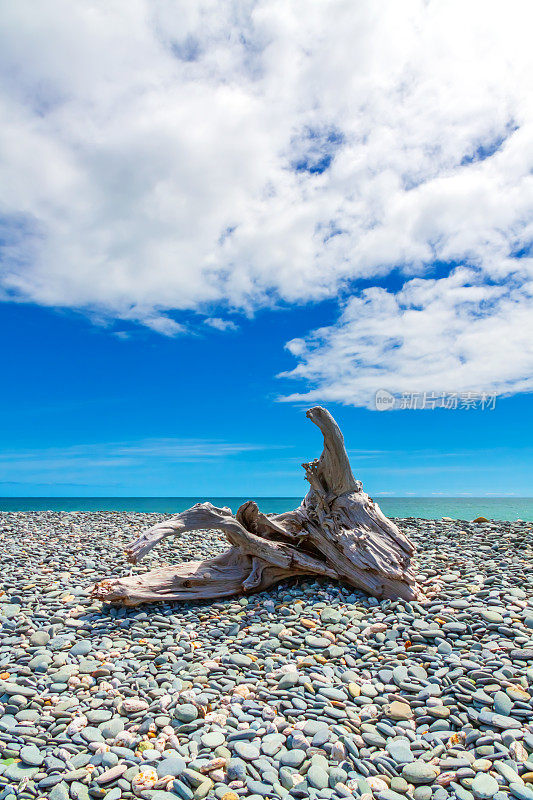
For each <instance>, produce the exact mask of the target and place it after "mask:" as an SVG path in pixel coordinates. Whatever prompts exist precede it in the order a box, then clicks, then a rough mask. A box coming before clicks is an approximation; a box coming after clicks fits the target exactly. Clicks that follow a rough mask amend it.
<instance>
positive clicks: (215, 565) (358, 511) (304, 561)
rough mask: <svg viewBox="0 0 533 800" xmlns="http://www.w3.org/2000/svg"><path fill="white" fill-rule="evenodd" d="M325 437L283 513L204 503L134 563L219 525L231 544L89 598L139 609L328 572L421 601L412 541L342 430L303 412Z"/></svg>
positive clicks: (101, 588)
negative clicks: (300, 495)
mask: <svg viewBox="0 0 533 800" xmlns="http://www.w3.org/2000/svg"><path fill="white" fill-rule="evenodd" d="M307 416H308V417H309V419H310V420H311V421H312V422H314V423H315V425H318V427H319V428H320V430H321V431H322V434H323V436H324V449H323V451H322V455H321V456H320V458H319V459H316V460H315V461H311V462H310V463H308V464H303V465H302V466H303V468H304V469H305V474H306V478H307V480H308V481H309V483H310V489H309V491H308V493H307V495H306V496H305V498H304V499H303V501H302V503H301V505H300V506H299V507H298V508H297V509H296V510H294V511H289V512H287V513H285V514H275V515H274V514H263V513H261V512H260V511H259V509H258V507H257V505H256V503H254V502H253V501H248V502H246V503H244V504H243V505H242V506H241V507H240V508H239V509H238V511H237V512H236V514H232V512H231V510H230V509H229V508H216V507H215V506H213V505H211V503H199V504H197V505H195V506H193V507H192V508H190V509H188V510H187V511H184V512H183V513H181V514H176V515H175V516H173V517H171V518H170V519H167V520H165V521H164V522H160V523H159V524H157V525H154V526H153V527H152V528H150V529H149V530H147V531H145V532H144V533H143V534H141V536H139V538H138V539H137V540H136V541H135V542H133V544H131V545H130V546H129V547H128V548H127V549H126V555H127V558H128V561H130V562H131V563H133V564H136V563H137V562H138V561H139V560H140V559H141V558H142V557H143V556H145V555H146V554H147V553H148V552H150V550H151V549H152V548H153V547H155V546H156V545H157V544H158V543H159V542H161V541H162V540H163V539H165V538H166V537H167V536H178V537H179V536H180V534H182V533H185V532H186V531H194V530H209V529H215V530H220V531H223V532H224V534H225V535H226V538H227V539H228V542H229V544H230V545H231V546H230V548H229V549H228V550H226V551H225V552H224V553H222V554H221V555H219V556H217V557H216V558H213V559H209V560H207V561H189V562H185V563H183V564H179V565H178V566H167V567H162V568H160V569H155V570H152V571H151V572H147V573H145V574H143V575H131V576H128V577H124V578H118V579H115V578H110V579H107V580H103V581H101V582H100V583H97V584H96V585H95V587H94V589H93V597H95V598H97V599H99V600H104V601H107V602H111V603H117V604H122V605H126V606H134V605H138V604H139V603H149V602H155V601H172V600H195V599H196V600H198V599H210V598H213V599H214V598H218V597H228V596H231V595H236V594H240V593H243V592H244V593H246V592H254V591H261V590H263V589H267V588H268V587H269V586H272V584H274V583H277V582H278V581H281V580H284V579H286V578H292V577H297V576H301V575H323V576H326V577H328V578H335V579H338V580H341V581H343V582H345V583H347V584H349V585H350V586H354V587H356V588H359V589H364V590H365V591H366V592H368V593H369V594H371V595H374V596H375V597H378V598H385V597H403V598H405V599H408V600H412V599H416V598H421V597H422V594H421V591H420V589H419V587H418V585H417V583H416V580H415V575H414V572H413V568H412V564H411V558H412V556H413V553H414V549H415V548H414V545H413V544H412V543H411V542H410V541H409V539H408V538H407V537H406V536H404V535H403V533H401V531H400V530H399V529H398V528H397V526H396V525H395V524H394V523H393V522H391V521H390V520H389V519H387V517H385V516H384V514H383V513H382V511H381V509H380V508H379V506H378V505H377V503H375V502H374V501H373V500H372V499H371V498H370V497H369V496H368V495H367V494H365V492H363V489H362V484H361V482H360V481H356V480H355V479H354V477H353V474H352V470H351V467H350V462H349V460H348V456H347V453H346V450H345V448H344V439H343V436H342V433H341V431H340V429H339V426H338V425H337V423H336V422H335V420H334V419H333V417H332V416H331V414H330V413H329V412H328V411H326V409H324V408H321V407H320V406H317V407H315V408H311V409H310V410H309V411H308V412H307Z"/></svg>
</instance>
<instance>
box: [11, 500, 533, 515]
mask: <svg viewBox="0 0 533 800" xmlns="http://www.w3.org/2000/svg"><path fill="white" fill-rule="evenodd" d="M371 497H372V498H373V499H375V500H376V501H377V502H378V503H379V506H380V508H381V510H382V511H383V513H384V514H385V515H386V516H388V517H395V518H400V519H401V518H404V519H405V518H408V517H409V518H418V519H442V517H451V518H452V519H458V520H473V519H476V518H477V517H480V516H483V517H486V518H487V519H494V520H501V521H515V520H526V521H532V520H533V497H519V496H515V495H501V496H498V495H490V496H489V495H467V496H466V495H463V496H457V495H438V496H430V495H380V494H378V493H376V494H372V495H371ZM246 500H255V501H256V502H257V504H258V505H259V507H260V508H261V511H263V512H264V513H267V514H282V513H284V512H286V511H290V510H292V509H294V508H296V507H297V506H298V505H299V504H300V502H301V500H302V495H255V496H254V495H210V496H205V495H179V496H178V495H176V496H172V495H167V496H164V495H92V496H89V495H86V496H83V495H78V496H74V495H64V496H59V495H58V496H44V495H42V496H37V495H34V496H30V495H27V496H18V497H14V496H11V497H0V512H22V513H24V512H27V513H31V512H41V513H42V512H48V511H50V512H77V511H79V512H92V513H98V512H101V513H103V512H107V513H145V514H178V513H180V512H182V511H185V510H186V509H187V508H190V507H191V506H192V505H194V504H195V503H198V502H211V503H213V505H216V506H227V507H229V508H231V509H232V511H236V510H237V508H238V507H239V506H240V505H241V504H242V503H244V502H245V501H246Z"/></svg>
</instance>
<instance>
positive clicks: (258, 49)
mask: <svg viewBox="0 0 533 800" xmlns="http://www.w3.org/2000/svg"><path fill="white" fill-rule="evenodd" d="M2 19H3V25H2V29H1V31H0V72H1V76H2V80H1V86H0V113H1V115H2V121H3V122H2V126H1V128H0V243H1V244H2V249H3V256H2V271H1V277H0V298H1V299H3V300H5V301H8V300H11V301H20V300H23V301H30V302H35V303H39V304H42V305H51V306H63V307H70V308H76V309H79V310H84V311H86V313H87V314H89V315H90V316H91V318H92V319H100V320H105V319H107V320H117V319H120V320H131V321H136V322H139V323H142V324H144V325H147V326H148V327H150V328H152V329H154V330H156V331H158V332H159V333H162V334H164V335H170V336H174V335H177V334H181V333H184V332H186V330H187V327H186V326H185V325H184V324H183V322H182V321H180V312H183V311H188V312H190V311H195V312H198V313H199V314H203V315H204V316H205V317H206V319H207V324H208V325H210V326H211V327H214V328H219V329H222V328H227V329H230V328H232V327H234V324H228V323H227V322H224V320H225V316H224V314H225V312H226V311H228V310H229V311H231V312H232V313H239V312H240V313H244V314H247V315H249V314H251V313H253V312H254V311H255V310H257V309H259V308H262V307H276V306H278V305H280V304H292V303H309V302H314V301H317V300H320V299H323V298H331V297H337V296H338V297H339V300H340V304H341V310H340V314H341V315H340V318H339V320H338V323H337V324H336V325H335V326H333V327H331V328H329V329H326V330H320V331H314V332H311V333H309V332H306V331H302V338H301V340H299V341H296V342H292V343H291V344H290V349H291V351H292V352H293V354H294V355H295V357H296V359H297V366H296V368H295V370H294V371H293V373H292V375H293V376H294V377H296V378H302V379H303V380H304V381H305V382H306V386H307V390H308V391H309V392H310V394H308V396H311V395H312V396H316V397H317V398H319V397H320V398H324V399H326V398H331V399H332V398H335V399H337V400H339V401H341V402H346V403H357V404H360V403H362V404H366V403H368V401H369V396H370V393H371V392H373V391H375V390H376V389H377V388H380V387H381V386H382V385H384V386H385V388H389V389H390V390H393V389H395V388H396V389H400V388H402V387H403V386H406V387H407V389H408V390H411V389H413V390H414V389H415V388H417V387H418V386H420V387H424V388H427V389H434V388H436V385H435V383H436V381H437V379H438V382H439V385H441V386H442V387H444V388H446V389H463V388H467V387H470V386H475V387H483V388H484V389H489V388H490V389H496V388H497V389H501V390H502V391H503V390H505V391H509V392H512V391H523V390H528V389H531V383H530V381H531V378H530V376H531V374H532V353H531V339H532V338H533V337H532V335H531V325H532V323H531V321H530V316H528V313H529V312H530V311H531V282H532V279H533V278H532V273H533V270H532V266H531V260H530V259H528V258H527V254H528V252H529V249H530V246H531V241H532V233H533V231H532V213H531V212H532V210H533V178H532V171H531V170H532V162H533V99H532V98H533V91H532V90H533V85H532V83H533V80H532V76H533V70H532V69H531V66H532V64H531V54H530V51H531V47H530V29H531V22H532V21H533V12H532V10H531V4H530V3H528V2H527V0H510V1H509V2H508V3H506V4H502V3H501V2H499V1H498V0H488V1H485V2H481V0H472V2H469V3H464V2H459V0H447V2H443V0H405V2H402V3H398V2H395V0H378V2H376V1H375V0H361V2H358V3H353V2H347V0H325V2H321V3H309V2H303V0H295V2H291V3H286V2H281V0H257V2H253V1H252V0H245V1H244V2H228V3H216V2H213V0H194V2H193V1H192V0H190V1H189V0H178V1H177V2H176V0H172V2H170V0H115V2H112V3H110V2H104V0H81V2H79V3H74V4H73V3H68V2H67V1H66V0H47V2H45V3H38V4H35V3H31V2H30V0H17V2H16V3H7V2H4V3H2ZM435 263H437V264H438V265H439V269H440V272H439V274H438V276H437V277H436V274H435V266H434V265H435ZM391 271H394V273H395V274H396V275H400V276H402V277H403V280H404V281H405V285H404V286H403V288H402V287H400V288H399V289H398V291H396V292H393V291H391V292H386V291H385V290H383V289H380V288H377V287H376V286H375V287H374V288H369V289H367V290H365V291H364V292H361V291H360V290H359V289H358V283H357V282H358V281H359V280H361V279H364V280H365V281H368V282H369V285H370V286H371V285H372V283H373V282H376V281H377V280H378V279H381V278H383V277H384V276H386V275H387V274H388V273H390V272H391ZM367 285H368V284H367ZM437 372H438V374H437ZM415 378H416V381H415V380H414V379H415ZM414 383H416V386H415V385H414ZM426 384H427V385H426ZM304 394H306V391H305V390H304V391H302V392H301V393H300V396H302V395H304Z"/></svg>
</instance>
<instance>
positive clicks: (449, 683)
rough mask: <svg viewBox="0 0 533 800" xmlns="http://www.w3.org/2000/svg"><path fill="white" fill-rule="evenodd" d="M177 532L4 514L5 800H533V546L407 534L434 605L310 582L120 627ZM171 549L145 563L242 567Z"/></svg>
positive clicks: (206, 547) (530, 538)
mask: <svg viewBox="0 0 533 800" xmlns="http://www.w3.org/2000/svg"><path fill="white" fill-rule="evenodd" d="M163 518H164V517H163V515H161V514H142V513H118V512H91V513H89V512H70V513H69V512H44V511H43V512H18V513H8V512H4V513H0V547H1V551H0V552H1V565H2V567H1V569H2V584H1V590H2V592H1V596H0V626H1V634H0V800H4V798H8V800H9V798H10V797H16V798H17V799H18V798H28V800H30V798H41V797H43V798H44V797H46V798H48V797H50V798H51V800H69V798H72V800H89V798H95V800H99V799H100V798H104V797H105V798H106V800H120V798H124V800H132V798H136V797H139V798H145V800H178V798H180V799H181V800H194V799H195V798H197V799H198V800H201V799H202V798H208V799H209V800H214V798H219V800H237V798H241V797H242V798H249V799H251V800H261V798H307V797H309V798H312V799H314V798H324V800H329V799H331V800H337V798H346V797H347V798H350V797H354V798H362V800H372V798H376V800H406V798H414V800H447V798H459V800H473V799H474V798H475V799H476V800H485V799H486V800H490V798H495V800H507V798H511V800H512V798H517V799H518V800H533V603H532V596H533V526H532V524H531V523H527V522H502V521H498V522H487V523H472V522H466V521H460V520H449V519H443V520H438V521H432V520H422V519H412V518H409V519H396V520H395V522H396V523H397V524H398V525H399V526H400V528H401V529H402V530H403V531H404V532H405V533H406V534H407V535H408V536H409V537H410V538H411V539H412V540H413V541H414V542H415V544H416V545H417V548H418V553H417V564H418V568H417V572H418V573H419V574H420V575H421V576H422V578H423V580H424V581H425V582H430V581H432V580H438V581H439V583H440V586H441V588H440V591H439V593H438V595H437V596H435V597H433V598H432V599H431V600H429V601H428V602H426V603H423V604H422V603H417V602H407V601H404V600H399V601H395V600H385V601H378V600H376V599H374V598H371V597H369V596H367V595H365V594H364V593H363V592H359V591H356V590H353V589H351V588H349V587H346V586H342V585H340V584H337V583H333V582H329V581H327V580H320V581H318V580H314V579H309V580H302V579H300V580H298V581H294V582H291V583H285V584H280V585H278V586H277V587H275V588H274V589H271V590H269V591H268V592H263V593H260V594H257V595H249V596H247V597H236V598H232V599H229V600H223V601H219V602H216V603H212V602H209V603H207V602H204V603H197V602H189V603H182V604H167V605H165V604H157V605H153V606H143V607H138V608H132V609H124V608H116V607H112V606H108V605H105V604H102V603H101V602H98V601H95V600H93V599H92V598H91V589H92V586H93V584H94V583H95V582H96V581H98V580H100V579H102V578H104V577H108V576H111V575H116V576H118V575H123V574H127V573H128V572H129V570H130V567H129V565H127V564H126V562H125V560H124V557H123V549H124V547H125V546H126V545H127V544H129V543H130V542H131V541H132V540H134V539H135V538H136V537H137V536H138V535H139V533H140V532H141V531H142V530H143V529H144V528H146V527H148V526H150V525H153V524H154V523H156V522H159V521H160V520H161V519H163ZM226 547H227V544H226V541H225V539H224V537H223V536H222V535H221V534H219V533H218V532H216V531H209V532H194V533H189V534H186V535H184V536H182V538H180V539H167V540H166V541H165V542H164V543H163V544H162V545H160V546H159V547H158V548H157V549H156V550H155V551H153V552H152V553H150V554H149V556H148V557H147V558H146V559H145V560H144V561H143V562H142V563H141V564H140V565H139V566H136V567H134V568H133V571H134V572H143V571H145V570H147V569H150V568H154V567H156V566H159V565H163V564H169V563H176V562H179V561H189V560H197V559H203V558H207V557H211V556H213V555H216V554H218V553H219V552H221V551H222V550H224V549H226Z"/></svg>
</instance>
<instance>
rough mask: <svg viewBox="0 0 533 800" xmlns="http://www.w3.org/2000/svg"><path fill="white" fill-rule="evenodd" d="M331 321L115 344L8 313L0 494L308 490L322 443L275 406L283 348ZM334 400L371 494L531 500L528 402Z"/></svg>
mask: <svg viewBox="0 0 533 800" xmlns="http://www.w3.org/2000/svg"><path fill="white" fill-rule="evenodd" d="M333 314H334V308H333V307H332V305H331V304H328V303H325V304H322V305H321V306H318V307H317V306H313V307H311V308H301V309H296V310H295V309H291V310H286V311H277V312H272V311H268V312H262V313H260V314H258V315H257V317H256V318H255V319H252V320H248V321H245V322H242V323H241V328H240V329H239V331H235V332H231V333H228V332H219V331H215V330H208V331H207V332H205V333H204V334H203V335H201V336H200V335H197V336H183V337H179V338H168V337H161V336H160V335H158V334H157V333H154V332H152V331H149V330H144V329H139V328H136V327H135V326H131V328H130V329H129V337H128V338H119V337H117V336H116V335H114V334H113V331H112V329H110V328H104V327H100V326H95V325H93V324H91V323H90V322H88V321H87V320H86V319H85V318H84V317H82V316H81V315H78V314H73V313H71V312H68V313H64V312H60V313H57V312H54V311H51V310H49V309H39V308H36V307H33V306H29V305H6V306H4V307H3V309H2V314H1V327H0V335H1V339H2V341H4V342H9V343H10V344H9V347H8V348H6V351H5V353H4V357H3V368H2V371H3V376H4V387H5V390H4V391H3V392H2V393H1V396H0V409H1V415H0V421H1V424H0V440H1V441H2V451H1V453H0V494H2V495H4V496H24V495H30V496H31V495H38V496H39V495H45V496H47V495H50V496H64V495H74V496H77V495H82V496H83V495H86V496H91V495H110V496H113V495H123V496H129V495H141V496H142V495H154V496H191V495H192V496H196V495H198V496H210V495H220V496H224V495H226V496H227V495H252V496H254V495H257V494H264V495H282V496H287V495H290V496H293V495H294V496H298V495H301V494H303V493H304V492H305V487H306V484H305V481H304V479H303V470H302V469H301V467H300V464H301V462H302V461H303V460H308V459H309V458H312V457H315V456H317V455H319V453H320V450H321V437H320V434H319V432H318V431H317V430H316V429H315V427H314V426H313V425H312V424H311V423H310V422H309V421H308V420H307V419H306V418H305V416H304V409H305V404H301V403H286V402H280V401H279V399H278V398H279V397H280V396H283V394H284V392H287V391H289V390H292V389H293V388H294V387H293V385H292V382H289V381H288V380H283V379H276V378H275V375H276V374H278V373H279V372H282V371H284V370H287V369H290V368H291V366H292V362H293V357H292V356H291V355H290V353H288V352H287V351H286V350H284V347H283V345H284V343H285V341H287V340H288V339H290V338H291V337H293V336H294V334H295V333H296V332H298V331H299V330H301V328H302V326H306V325H310V324H311V325H314V324H318V325H320V324H322V323H324V322H327V321H328V319H329V318H331V316H332V315H333ZM120 327H121V329H124V328H125V326H124V325H121V326H120ZM15 331H16V334H17V335H16V336H13V333H14V332H15ZM213 375H216V378H215V379H213V377H212V376H213ZM327 405H328V408H330V410H331V411H332V413H333V414H334V415H335V416H336V418H337V419H338V421H339V423H340V424H341V425H342V428H343V430H344V433H345V438H346V443H347V446H348V448H349V451H350V456H351V460H352V464H353V467H354V471H355V473H356V475H357V476H358V477H359V478H360V479H362V480H363V482H364V486H365V489H366V490H367V491H368V492H369V493H370V494H376V495H377V494H387V493H390V494H393V495H396V494H400V495H401V494H406V493H414V494H415V495H432V494H436V495H438V494H441V493H443V494H447V495H461V494H472V495H484V494H495V495H504V494H515V495H518V496H521V495H522V496H528V495H530V494H531V475H532V473H533V448H532V447H531V433H530V432H531V396H530V395H520V396H516V397H511V398H505V399H503V398H499V399H498V400H497V402H496V406H495V409H494V410H486V411H481V410H479V409H477V410H468V411H461V410H455V411H454V410H441V411H438V410H434V411H401V410H398V411H391V412H385V413H378V412H376V411H371V410H368V409H365V408H354V407H349V406H341V405H338V404H334V403H328V404H327Z"/></svg>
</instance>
